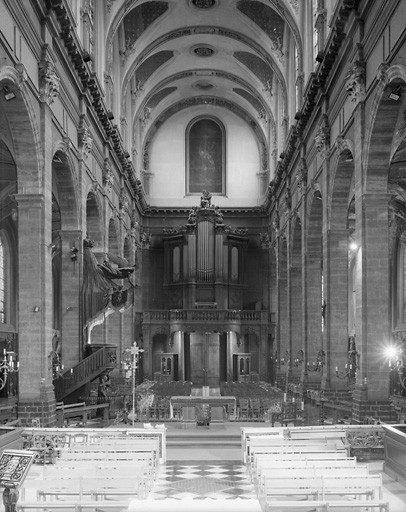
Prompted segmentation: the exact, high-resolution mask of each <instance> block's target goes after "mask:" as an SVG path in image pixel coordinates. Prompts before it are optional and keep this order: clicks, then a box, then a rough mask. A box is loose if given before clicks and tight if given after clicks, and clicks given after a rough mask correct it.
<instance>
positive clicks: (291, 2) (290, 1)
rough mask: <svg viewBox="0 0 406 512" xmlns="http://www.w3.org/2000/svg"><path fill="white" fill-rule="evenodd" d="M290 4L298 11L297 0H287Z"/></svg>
mask: <svg viewBox="0 0 406 512" xmlns="http://www.w3.org/2000/svg"><path fill="white" fill-rule="evenodd" d="M289 3H290V5H291V6H292V7H293V10H294V11H295V12H296V13H298V12H299V0H289Z"/></svg>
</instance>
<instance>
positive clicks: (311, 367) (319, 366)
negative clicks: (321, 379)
mask: <svg viewBox="0 0 406 512" xmlns="http://www.w3.org/2000/svg"><path fill="white" fill-rule="evenodd" d="M325 364H326V353H325V352H324V350H323V349H320V350H319V351H318V352H317V357H316V361H313V363H312V364H310V363H309V361H308V362H307V367H306V370H307V371H308V372H321V371H322V370H323V366H324V365H325Z"/></svg>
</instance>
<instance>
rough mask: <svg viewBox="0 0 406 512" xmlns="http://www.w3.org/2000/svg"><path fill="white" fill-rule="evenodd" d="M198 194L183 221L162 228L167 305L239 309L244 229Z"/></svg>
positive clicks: (241, 289)
mask: <svg viewBox="0 0 406 512" xmlns="http://www.w3.org/2000/svg"><path fill="white" fill-rule="evenodd" d="M203 198H204V196H203V197H202V201H201V205H200V207H194V208H192V209H191V210H190V212H189V216H188V219H187V223H186V224H185V225H183V226H180V227H179V228H176V229H170V230H167V231H166V232H165V236H164V247H165V287H166V289H167V292H168V294H167V296H168V301H169V307H170V308H171V309H193V308H196V307H204V308H218V309H242V307H243V304H242V292H243V287H244V281H243V272H242V269H243V259H244V252H245V248H246V245H247V243H248V237H247V234H246V233H245V232H243V230H236V229H232V228H231V227H229V226H226V225H225V224H224V220H223V214H222V212H221V210H220V209H219V208H218V207H216V206H213V205H211V201H210V200H209V201H207V200H203Z"/></svg>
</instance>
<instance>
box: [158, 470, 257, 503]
mask: <svg viewBox="0 0 406 512" xmlns="http://www.w3.org/2000/svg"><path fill="white" fill-rule="evenodd" d="M188 462H189V461H186V462H185V463H182V462H175V463H168V464H166V465H164V466H162V467H161V468H160V469H159V476H158V479H157V482H156V483H155V485H154V488H153V491H152V494H151V497H152V498H153V499H155V500H162V499H165V498H173V499H178V500H183V499H193V500H201V499H205V498H211V499H213V500H218V499H220V500H224V499H229V500H235V499H237V498H239V499H244V500H256V493H255V489H254V486H253V485H252V483H251V482H250V480H249V478H248V475H247V472H246V468H245V466H242V465H239V464H227V463H226V464H215V463H213V462H211V461H210V462H208V461H202V462H195V463H194V464H189V463H188Z"/></svg>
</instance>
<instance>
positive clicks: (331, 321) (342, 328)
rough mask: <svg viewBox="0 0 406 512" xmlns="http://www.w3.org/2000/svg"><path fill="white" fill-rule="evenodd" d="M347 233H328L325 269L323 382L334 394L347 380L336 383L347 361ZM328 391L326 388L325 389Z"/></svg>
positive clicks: (332, 231) (336, 230)
mask: <svg viewBox="0 0 406 512" xmlns="http://www.w3.org/2000/svg"><path fill="white" fill-rule="evenodd" d="M347 237H348V231H347V229H334V230H330V231H329V232H328V233H327V258H326V265H325V274H324V276H325V283H324V285H325V287H324V289H325V294H326V302H327V308H326V326H325V331H326V332H325V334H326V354H328V359H327V361H326V363H327V366H326V367H325V368H324V370H325V373H326V380H327V381H328V382H329V383H330V387H331V388H332V389H334V390H337V389H340V390H343V389H347V384H348V382H347V379H339V378H337V376H336V371H335V368H336V367H337V368H338V369H339V371H340V372H345V365H346V363H347V360H348V296H349V295H348V292H349V290H348V239H347ZM327 387H328V386H327Z"/></svg>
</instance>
